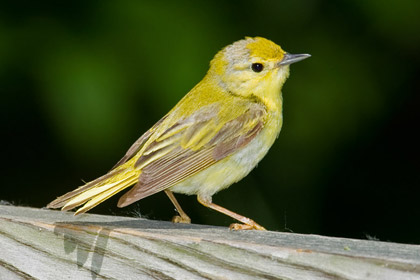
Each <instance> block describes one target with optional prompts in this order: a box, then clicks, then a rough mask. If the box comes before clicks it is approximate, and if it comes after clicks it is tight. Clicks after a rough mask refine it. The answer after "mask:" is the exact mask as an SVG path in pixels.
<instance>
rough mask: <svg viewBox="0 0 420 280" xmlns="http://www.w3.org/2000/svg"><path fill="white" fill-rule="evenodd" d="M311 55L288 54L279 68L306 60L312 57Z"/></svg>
mask: <svg viewBox="0 0 420 280" xmlns="http://www.w3.org/2000/svg"><path fill="white" fill-rule="evenodd" d="M310 56H311V55H310V54H306V53H305V54H290V53H286V54H285V55H284V57H283V59H282V60H281V61H280V62H279V63H278V65H279V66H282V65H289V64H292V63H295V62H298V61H301V60H304V59H305V58H308V57H310Z"/></svg>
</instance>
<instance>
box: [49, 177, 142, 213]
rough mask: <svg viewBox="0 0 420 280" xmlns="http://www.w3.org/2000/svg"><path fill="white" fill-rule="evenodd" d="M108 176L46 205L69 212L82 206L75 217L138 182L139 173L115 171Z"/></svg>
mask: <svg viewBox="0 0 420 280" xmlns="http://www.w3.org/2000/svg"><path fill="white" fill-rule="evenodd" d="M115 171H118V172H113V171H111V172H109V173H108V174H106V175H104V176H102V177H100V178H98V179H96V180H94V181H92V182H89V183H87V184H86V185H83V186H81V187H79V188H77V189H76V190H74V191H71V192H69V193H66V194H65V195H63V196H60V197H58V198H57V199H55V200H54V201H52V202H51V203H49V204H48V205H47V207H48V208H61V210H63V211H66V210H71V209H73V208H75V207H78V206H80V205H82V204H84V205H83V207H81V208H79V209H78V210H77V211H76V213H75V215H77V214H80V213H84V212H86V211H88V210H90V209H92V208H93V207H95V206H96V205H98V204H99V203H101V202H103V201H105V200H106V199H108V198H110V197H111V196H113V195H115V194H116V193H118V192H120V191H122V190H124V189H126V188H128V187H130V186H131V185H133V184H135V183H136V182H137V181H138V178H139V175H140V173H141V171H138V170H130V171H126V170H115Z"/></svg>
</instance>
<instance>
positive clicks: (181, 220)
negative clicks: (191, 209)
mask: <svg viewBox="0 0 420 280" xmlns="http://www.w3.org/2000/svg"><path fill="white" fill-rule="evenodd" d="M172 222H173V223H181V224H190V223H191V219H190V217H188V216H184V217H182V216H174V217H173V218H172Z"/></svg>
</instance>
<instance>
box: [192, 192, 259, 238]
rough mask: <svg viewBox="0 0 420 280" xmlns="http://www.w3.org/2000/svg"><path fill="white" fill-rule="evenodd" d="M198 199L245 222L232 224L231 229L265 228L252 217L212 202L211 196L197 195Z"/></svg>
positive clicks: (209, 206)
mask: <svg viewBox="0 0 420 280" xmlns="http://www.w3.org/2000/svg"><path fill="white" fill-rule="evenodd" d="M197 200H198V202H200V203H201V204H203V205H204V206H206V207H208V208H211V209H213V210H216V211H218V212H220V213H223V214H225V215H228V216H229V217H232V218H234V219H236V220H238V221H240V222H242V223H243V224H231V225H230V226H229V228H230V229H233V230H239V229H257V230H265V228H264V227H262V226H260V225H259V224H257V223H256V222H254V221H253V220H251V219H250V218H247V217H244V216H241V215H239V214H237V213H235V212H232V211H230V210H228V209H226V208H223V207H222V206H219V205H217V204H214V203H213V202H211V197H209V198H208V197H202V196H200V195H197Z"/></svg>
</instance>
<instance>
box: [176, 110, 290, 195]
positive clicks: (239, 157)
mask: <svg viewBox="0 0 420 280" xmlns="http://www.w3.org/2000/svg"><path fill="white" fill-rule="evenodd" d="M269 114H271V115H270V117H269V118H268V121H267V123H266V124H265V126H264V128H263V129H262V130H261V132H260V133H259V134H258V135H257V136H256V137H255V138H254V139H253V140H252V141H251V142H250V143H249V144H248V145H246V146H245V147H244V148H242V149H241V150H239V151H237V152H236V153H234V154H233V155H231V156H229V157H227V158H225V159H223V160H221V161H219V162H218V163H216V164H214V165H213V166H211V167H209V168H207V169H206V170H203V171H201V172H200V173H198V174H196V175H194V176H192V177H190V178H188V179H186V180H184V181H183V182H181V183H179V184H177V185H175V186H173V187H171V188H170V190H172V191H174V192H177V193H183V194H200V195H201V196H206V197H211V196H212V195H213V194H215V193H217V192H218V191H220V190H222V189H225V188H227V187H229V186H230V185H231V184H233V183H235V182H237V181H239V180H241V179H242V178H243V177H245V176H246V175H248V173H249V172H250V171H251V170H252V169H253V168H254V167H255V166H256V165H257V164H258V162H260V160H261V159H262V158H263V157H264V156H265V155H266V154H267V152H268V150H269V149H270V147H271V146H272V145H273V143H274V141H275V139H276V138H277V136H278V134H279V132H280V129H281V125H282V114H281V110H278V111H274V112H270V113H269Z"/></svg>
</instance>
